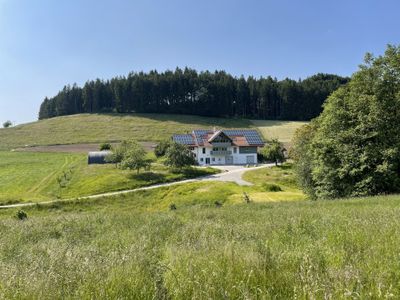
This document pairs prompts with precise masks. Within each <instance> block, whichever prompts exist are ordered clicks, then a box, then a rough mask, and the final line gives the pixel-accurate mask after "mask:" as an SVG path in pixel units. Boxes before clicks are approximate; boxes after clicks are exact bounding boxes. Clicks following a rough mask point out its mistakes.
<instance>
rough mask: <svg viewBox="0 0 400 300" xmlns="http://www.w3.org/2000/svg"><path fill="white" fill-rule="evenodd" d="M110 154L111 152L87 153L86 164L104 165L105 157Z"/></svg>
mask: <svg viewBox="0 0 400 300" xmlns="http://www.w3.org/2000/svg"><path fill="white" fill-rule="evenodd" d="M109 154H111V151H93V152H89V153H88V164H89V165H92V164H106V163H107V162H106V160H105V158H106V156H107V155H109Z"/></svg>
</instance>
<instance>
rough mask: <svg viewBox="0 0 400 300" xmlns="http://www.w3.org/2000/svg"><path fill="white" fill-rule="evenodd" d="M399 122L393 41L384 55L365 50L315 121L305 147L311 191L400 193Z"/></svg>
mask: <svg viewBox="0 0 400 300" xmlns="http://www.w3.org/2000/svg"><path fill="white" fill-rule="evenodd" d="M399 124H400V47H396V46H390V45H389V46H388V47H387V50H386V52H385V54H384V55H383V56H379V57H374V56H372V55H371V54H367V55H366V57H365V63H364V64H363V65H362V66H360V69H359V71H358V72H356V73H355V74H354V75H353V76H352V78H351V81H350V83H349V84H347V85H346V86H345V87H342V88H340V89H339V90H337V91H336V92H334V93H333V94H332V95H331V96H330V97H329V99H328V101H327V102H326V104H325V106H324V111H323V113H322V114H321V116H320V117H319V118H318V119H317V120H316V122H315V132H314V133H313V136H312V138H311V140H310V141H309V143H310V146H309V147H308V150H307V151H306V152H305V153H306V154H305V155H306V156H307V158H308V159H310V160H311V170H310V172H311V178H312V181H310V183H312V184H311V185H310V186H309V188H310V190H311V191H312V192H311V193H312V194H314V195H315V196H316V197H318V198H337V197H346V196H362V195H375V194H379V193H393V192H400V126H399ZM303 137H304V139H308V137H309V135H307V134H304V135H303ZM300 152H301V151H300ZM300 159H304V157H303V158H300ZM306 191H307V189H306ZM309 193H310V192H309Z"/></svg>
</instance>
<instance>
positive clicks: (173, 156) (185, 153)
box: [165, 142, 196, 169]
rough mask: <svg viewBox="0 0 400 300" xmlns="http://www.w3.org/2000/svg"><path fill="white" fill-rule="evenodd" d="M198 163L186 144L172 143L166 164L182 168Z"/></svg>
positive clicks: (166, 157)
mask: <svg viewBox="0 0 400 300" xmlns="http://www.w3.org/2000/svg"><path fill="white" fill-rule="evenodd" d="M194 164H196V160H195V159H194V156H193V153H192V152H191V151H190V150H189V149H188V147H186V146H185V145H182V144H178V143H175V142H173V143H171V145H170V146H169V147H168V150H167V152H166V155H165V165H167V166H169V167H171V168H173V169H182V168H185V167H189V166H191V165H194Z"/></svg>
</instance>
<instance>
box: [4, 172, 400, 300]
mask: <svg viewBox="0 0 400 300" xmlns="http://www.w3.org/2000/svg"><path fill="white" fill-rule="evenodd" d="M275 171H277V170H275ZM268 176H270V175H268ZM275 184H277V183H275ZM235 188H236V189H237V186H236V185H234V184H224V183H217V182H215V183H212V184H210V185H208V186H207V187H206V190H204V189H205V185H204V184H200V183H191V184H185V185H179V186H171V187H168V188H161V189H157V190H151V191H143V192H137V193H133V194H127V195H120V196H114V197H107V198H100V199H91V200H79V201H70V202H63V203H54V204H51V205H40V204H38V205H37V206H35V207H31V208H26V209H25V211H26V213H27V215H28V218H27V219H26V220H24V221H21V220H18V219H17V218H15V214H16V211H17V210H16V209H12V210H0V230H1V233H2V234H1V235H0V262H1V263H0V265H1V270H2V271H1V272H0V298H2V299H272V298H273V299H294V298H296V299H365V298H368V299H378V298H393V299H396V298H398V297H400V271H399V270H400V265H399V264H400V260H399V246H400V229H399V228H400V221H399V220H400V205H399V204H400V197H399V196H381V197H374V198H364V199H344V200H339V201H281V202H263V203H259V202H256V201H252V202H250V203H244V202H243V200H242V201H238V199H235V198H232V195H234V193H235V192H237V190H236V191H235ZM216 201H219V203H220V204H222V205H216V204H215V202H216ZM171 204H175V206H176V210H170V209H169V207H170V205H171Z"/></svg>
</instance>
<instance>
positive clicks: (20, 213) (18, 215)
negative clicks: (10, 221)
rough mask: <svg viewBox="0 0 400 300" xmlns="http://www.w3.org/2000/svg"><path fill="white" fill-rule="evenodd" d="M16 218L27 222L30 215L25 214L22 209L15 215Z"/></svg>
mask: <svg viewBox="0 0 400 300" xmlns="http://www.w3.org/2000/svg"><path fill="white" fill-rule="evenodd" d="M15 217H16V218H17V219H19V220H21V221H23V220H25V219H27V218H28V215H27V214H26V212H24V211H23V210H22V209H20V210H19V211H18V212H17V214H16V215H15Z"/></svg>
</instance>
